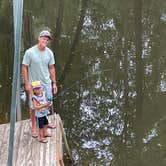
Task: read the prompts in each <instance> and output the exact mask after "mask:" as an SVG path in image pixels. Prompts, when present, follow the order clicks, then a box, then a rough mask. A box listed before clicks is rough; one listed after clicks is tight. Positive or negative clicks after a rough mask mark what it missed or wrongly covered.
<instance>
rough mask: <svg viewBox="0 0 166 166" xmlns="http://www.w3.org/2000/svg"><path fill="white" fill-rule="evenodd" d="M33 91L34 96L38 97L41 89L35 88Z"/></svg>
mask: <svg viewBox="0 0 166 166" xmlns="http://www.w3.org/2000/svg"><path fill="white" fill-rule="evenodd" d="M33 91H34V93H35V94H37V95H40V94H41V93H42V88H35V89H33Z"/></svg>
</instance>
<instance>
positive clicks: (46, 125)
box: [44, 116, 51, 137]
mask: <svg viewBox="0 0 166 166" xmlns="http://www.w3.org/2000/svg"><path fill="white" fill-rule="evenodd" d="M47 128H48V119H47V116H45V117H44V137H51V134H49V133H48V131H47Z"/></svg>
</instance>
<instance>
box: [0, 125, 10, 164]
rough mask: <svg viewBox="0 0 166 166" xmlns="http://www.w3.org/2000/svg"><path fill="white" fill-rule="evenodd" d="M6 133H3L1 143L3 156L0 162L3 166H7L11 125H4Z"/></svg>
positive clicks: (0, 156) (1, 155)
mask: <svg viewBox="0 0 166 166" xmlns="http://www.w3.org/2000/svg"><path fill="white" fill-rule="evenodd" d="M3 128H4V132H3V133H1V134H2V135H3V139H2V143H1V145H2V146H1V154H0V161H1V165H7V158H8V144H9V143H8V141H9V125H3Z"/></svg>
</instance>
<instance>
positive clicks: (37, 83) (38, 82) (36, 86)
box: [31, 80, 42, 89]
mask: <svg viewBox="0 0 166 166" xmlns="http://www.w3.org/2000/svg"><path fill="white" fill-rule="evenodd" d="M31 85H32V88H33V89H35V88H42V84H41V82H40V80H37V81H33V82H32V83H31Z"/></svg>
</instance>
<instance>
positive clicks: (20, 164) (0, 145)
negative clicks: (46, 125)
mask: <svg viewBox="0 0 166 166" xmlns="http://www.w3.org/2000/svg"><path fill="white" fill-rule="evenodd" d="M59 118H60V117H59V115H54V116H53V115H52V116H50V117H49V121H54V122H55V123H56V126H57V127H56V128H55V129H48V131H49V132H50V133H51V134H52V137H49V138H48V143H40V142H39V141H38V138H33V137H32V136H31V123H30V120H24V121H19V122H16V124H15V138H14V152H13V166H59V165H60V166H61V165H63V160H62V132H61V129H60V126H59V120H60V119H59ZM9 130H10V124H2V125H0V165H1V166H6V165H7V159H8V146H9Z"/></svg>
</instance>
